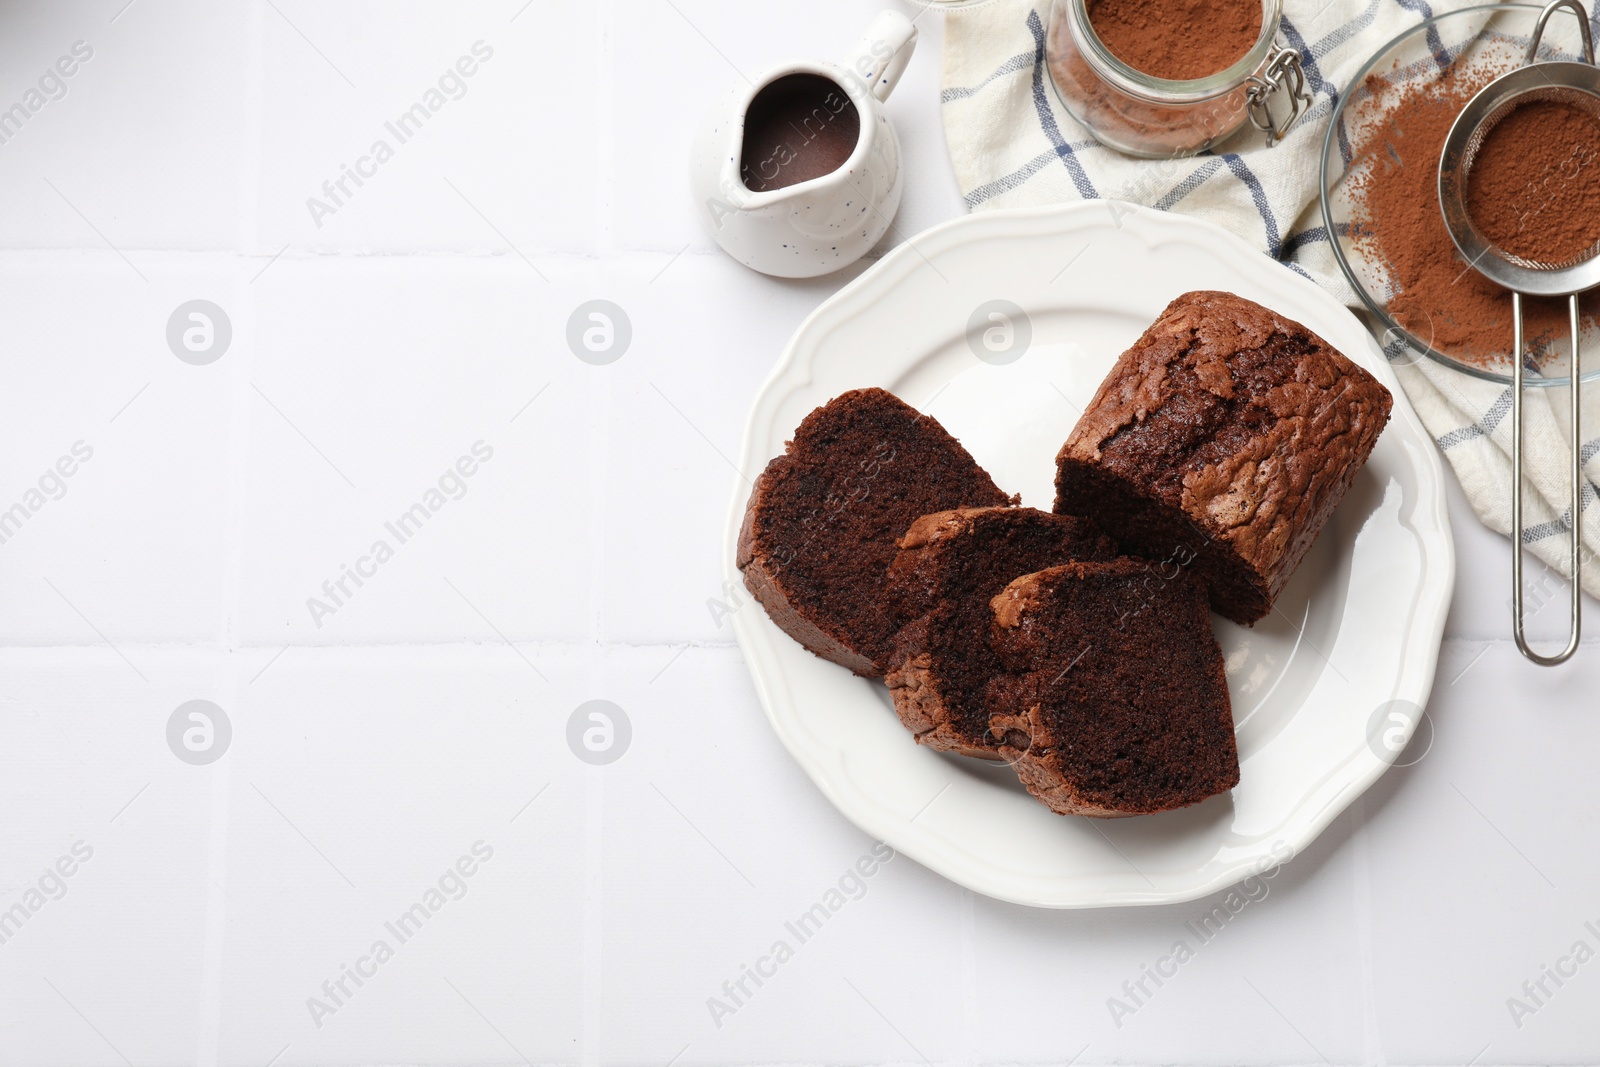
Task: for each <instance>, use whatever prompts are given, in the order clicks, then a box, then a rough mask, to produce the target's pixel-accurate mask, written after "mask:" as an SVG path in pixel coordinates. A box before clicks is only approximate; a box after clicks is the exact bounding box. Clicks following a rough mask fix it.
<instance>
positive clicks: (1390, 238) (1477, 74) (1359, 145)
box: [1348, 61, 1594, 365]
mask: <svg viewBox="0 0 1600 1067" xmlns="http://www.w3.org/2000/svg"><path fill="white" fill-rule="evenodd" d="M1506 69H1507V68H1506V67H1505V66H1504V65H1501V64H1498V63H1494V62H1476V63H1474V62H1463V61H1457V62H1456V63H1453V64H1451V65H1450V66H1449V67H1447V68H1446V69H1445V70H1444V71H1443V72H1441V73H1440V74H1439V76H1438V77H1437V78H1435V79H1433V80H1429V81H1402V82H1399V83H1395V82H1390V81H1389V80H1388V79H1387V78H1384V77H1381V76H1379V75H1372V76H1370V77H1368V78H1367V81H1366V83H1365V85H1364V86H1362V89H1363V90H1364V91H1366V92H1368V93H1371V94H1372V95H1373V96H1374V97H1376V99H1375V100H1374V102H1373V105H1374V108H1375V110H1376V112H1377V113H1379V114H1381V116H1382V118H1381V120H1380V121H1377V122H1372V123H1366V124H1363V125H1362V126H1361V127H1360V128H1358V129H1357V130H1356V131H1355V134H1354V138H1353V140H1354V143H1353V145H1352V157H1351V162H1350V165H1349V168H1348V173H1349V174H1350V175H1351V178H1350V182H1351V189H1350V193H1351V199H1352V211H1351V220H1350V221H1351V233H1350V235H1349V236H1350V240H1351V242H1352V243H1353V244H1354V246H1355V247H1356V249H1357V250H1358V251H1359V252H1360V253H1361V254H1362V255H1363V256H1364V257H1365V258H1367V259H1369V260H1371V261H1372V262H1374V263H1376V264H1378V265H1379V266H1380V267H1381V268H1382V270H1383V271H1384V273H1386V274H1387V280H1388V288H1389V290H1390V292H1389V293H1388V299H1387V303H1386V307H1387V310H1388V312H1389V314H1390V316H1391V317H1393V318H1394V320H1395V321H1396V322H1398V323H1400V325H1402V326H1404V327H1405V328H1406V330H1407V331H1409V332H1410V333H1411V334H1412V335H1413V336H1415V337H1416V338H1417V339H1418V340H1420V341H1422V342H1424V343H1426V344H1429V345H1431V346H1432V347H1433V348H1435V349H1438V350H1439V351H1441V352H1445V353H1447V354H1449V355H1452V356H1455V357H1457V358H1461V359H1466V360H1469V361H1471V362H1475V363H1479V364H1481V365H1489V364H1491V363H1497V362H1501V361H1503V359H1504V358H1505V357H1506V355H1507V354H1508V353H1509V352H1510V351H1511V342H1512V321H1511V294H1510V291H1509V290H1506V289H1503V288H1501V287H1500V286H1499V285H1496V284H1495V283H1494V282H1491V281H1490V280H1489V279H1487V278H1485V277H1484V276H1483V275H1481V274H1479V273H1478V272H1477V271H1476V270H1475V269H1473V268H1472V267H1471V266H1470V265H1468V264H1467V262H1466V261H1465V260H1464V259H1462V258H1461V255H1460V254H1459V253H1458V252H1457V251H1456V247H1455V243H1454V242H1453V241H1451V239H1450V233H1449V231H1448V230H1447V229H1445V225H1444V215H1443V213H1442V212H1441V210H1440V208H1439V157H1440V155H1441V154H1442V152H1443V151H1444V142H1445V138H1446V137H1447V136H1448V135H1449V133H1450V127H1451V125H1452V124H1453V123H1454V122H1455V120H1456V116H1457V115H1459V114H1460V113H1461V110H1462V108H1464V107H1465V106H1466V104H1467V102H1468V101H1469V100H1471V99H1472V97H1473V96H1474V95H1476V94H1477V92H1478V90H1480V89H1482V88H1483V87H1484V86H1485V85H1487V84H1489V82H1491V81H1493V80H1494V79H1495V78H1496V77H1498V76H1499V75H1501V74H1503V73H1505V70H1506ZM1511 132H1514V128H1513V131H1511ZM1545 152H1546V154H1544V155H1541V156H1540V157H1539V158H1540V159H1551V160H1554V159H1557V158H1559V157H1555V156H1552V155H1550V154H1548V153H1549V148H1548V146H1546V149H1545ZM1535 232H1537V228H1536V229H1535ZM1523 324H1524V329H1525V331H1526V335H1527V339H1528V343H1529V345H1530V346H1531V347H1532V349H1533V351H1534V355H1535V358H1536V359H1537V358H1538V357H1539V355H1540V354H1541V353H1542V352H1544V351H1545V350H1547V349H1548V348H1549V347H1550V345H1551V344H1552V343H1553V342H1555V341H1556V340H1557V339H1562V338H1565V336H1566V333H1567V309H1566V301H1564V300H1548V299H1529V300H1525V301H1523ZM1585 325H1586V328H1593V326H1594V318H1593V314H1592V312H1590V311H1589V310H1588V309H1587V308H1586V309H1585Z"/></svg>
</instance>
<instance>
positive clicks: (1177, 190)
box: [1151, 156, 1222, 211]
mask: <svg viewBox="0 0 1600 1067" xmlns="http://www.w3.org/2000/svg"><path fill="white" fill-rule="evenodd" d="M1221 166H1222V159H1221V158H1220V157H1217V156H1213V157H1212V158H1210V159H1208V160H1206V161H1205V162H1204V163H1202V164H1200V165H1199V166H1198V167H1196V168H1195V169H1194V170H1193V171H1191V172H1190V174H1189V176H1188V177H1187V178H1185V179H1183V181H1181V182H1179V183H1178V184H1177V185H1174V186H1173V187H1172V188H1171V189H1169V190H1167V195H1166V196H1163V197H1162V198H1161V199H1160V200H1157V201H1156V202H1155V203H1154V204H1153V205H1151V206H1153V207H1155V208H1156V209H1157V210H1158V211H1171V210H1172V208H1173V206H1174V205H1175V204H1177V203H1178V201H1180V200H1182V199H1183V198H1184V197H1186V196H1188V195H1189V194H1190V193H1192V192H1194V191H1195V190H1196V189H1198V188H1200V186H1202V185H1204V184H1205V182H1206V179H1207V178H1209V177H1211V176H1212V175H1213V174H1215V173H1216V172H1217V170H1218V169H1219V168H1220V167H1221Z"/></svg>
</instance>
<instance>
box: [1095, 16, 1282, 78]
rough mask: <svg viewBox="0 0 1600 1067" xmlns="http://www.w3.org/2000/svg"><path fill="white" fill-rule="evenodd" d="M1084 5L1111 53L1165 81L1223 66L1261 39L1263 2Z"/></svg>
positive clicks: (1210, 72) (1204, 74) (1204, 75)
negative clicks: (1086, 6)
mask: <svg viewBox="0 0 1600 1067" xmlns="http://www.w3.org/2000/svg"><path fill="white" fill-rule="evenodd" d="M1088 8H1089V25H1090V26H1092V27H1093V28H1094V32H1095V36H1097V37H1099V38H1100V42H1101V43H1102V44H1104V45H1105V46H1106V48H1107V50H1109V51H1110V52H1111V54H1112V55H1114V56H1116V57H1117V58H1118V59H1120V60H1122V61H1123V62H1124V63H1126V64H1127V65H1128V66H1130V67H1132V68H1133V69H1134V70H1137V71H1141V72H1142V73H1145V74H1149V75H1151V76H1152V77H1156V78H1165V79H1166V80H1168V81H1191V80H1193V79H1196V78H1207V77H1210V76H1211V75H1213V74H1217V73H1219V72H1221V71H1224V70H1227V69H1228V68H1229V67H1231V66H1233V65H1234V64H1235V63H1237V62H1239V60H1241V59H1243V58H1244V57H1245V54H1246V53H1247V52H1249V51H1250V49H1252V48H1254V47H1255V44H1256V41H1257V40H1259V39H1260V37H1261V18H1262V9H1261V0H1088Z"/></svg>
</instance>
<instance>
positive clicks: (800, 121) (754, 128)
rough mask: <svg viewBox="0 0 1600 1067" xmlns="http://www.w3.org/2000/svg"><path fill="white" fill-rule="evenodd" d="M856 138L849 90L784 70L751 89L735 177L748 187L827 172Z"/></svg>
mask: <svg viewBox="0 0 1600 1067" xmlns="http://www.w3.org/2000/svg"><path fill="white" fill-rule="evenodd" d="M860 139H861V115H860V113H858V112H857V111H856V106H855V104H853V103H851V102H850V97H849V95H848V94H847V93H846V92H845V91H844V90H843V89H841V88H839V86H838V85H837V84H835V83H834V82H833V81H831V80H830V79H828V78H824V77H822V76H820V75H817V74H789V75H785V76H784V77H782V78H778V79H777V80H775V81H773V82H772V83H771V84H769V85H767V86H765V87H764V88H762V89H761V91H760V92H758V93H756V95H755V99H753V100H751V101H750V107H749V109H748V110H747V111H746V112H745V117H744V146H743V150H742V152H741V155H740V163H739V176H740V178H741V179H742V180H743V181H744V184H745V187H746V188H747V189H749V190H750V191H751V192H755V193H764V192H768V191H770V190H773V189H784V188H787V187H788V186H791V185H798V184H799V183H800V182H804V181H810V180H811V179H812V178H820V177H822V176H823V175H824V174H832V173H833V172H834V171H836V170H838V169H839V168H840V167H842V166H844V164H845V162H846V161H847V160H848V159H849V158H850V153H851V152H853V151H855V147H856V143H857V142H858V141H859V140H860Z"/></svg>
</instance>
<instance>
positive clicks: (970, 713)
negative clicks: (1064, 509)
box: [885, 507, 1117, 759]
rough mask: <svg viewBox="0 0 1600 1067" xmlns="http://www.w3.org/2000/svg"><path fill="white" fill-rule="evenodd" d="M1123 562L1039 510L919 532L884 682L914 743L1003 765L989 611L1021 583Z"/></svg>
mask: <svg viewBox="0 0 1600 1067" xmlns="http://www.w3.org/2000/svg"><path fill="white" fill-rule="evenodd" d="M1116 554H1117V547H1116V545H1115V544H1113V543H1112V541H1111V540H1110V538H1108V537H1106V536H1105V535H1103V534H1101V533H1100V531H1099V530H1097V529H1095V528H1094V525H1093V524H1092V523H1090V522H1089V521H1088V520H1086V519H1079V518H1074V517H1072V516H1068V515H1052V514H1051V513H1050V512H1048V511H1038V510H1036V509H1034V508H1009V507H1002V508H959V509H956V510H954V511H940V512H935V513H934V514H932V515H924V516H923V517H922V518H920V519H918V520H917V521H916V522H915V523H913V524H912V526H911V529H910V530H908V531H907V532H906V535H905V536H904V537H903V538H901V539H900V553H899V555H897V556H896V557H895V559H894V562H893V563H892V564H890V566H889V598H890V604H891V611H894V612H896V613H897V615H898V616H899V617H900V618H903V619H905V620H906V624H905V626H904V627H903V628H902V629H901V630H900V632H899V634H898V635H896V638H895V646H894V655H893V657H892V664H893V665H892V666H891V667H890V668H889V672H888V675H887V677H886V678H885V681H887V682H888V684H889V692H890V694H891V695H892V696H893V697H894V710H895V712H896V714H898V715H899V716H900V721H901V722H902V723H904V724H905V726H906V729H908V730H910V731H911V732H912V733H913V734H915V735H916V738H917V742H918V743H919V744H924V745H927V746H929V747H930V748H936V749H941V750H945V751H950V752H959V753H961V754H962V755H965V756H977V757H979V758H981V759H999V758H1000V748H999V740H998V738H996V737H995V736H993V735H992V734H990V732H989V708H988V701H987V696H986V691H987V688H988V685H989V681H990V679H991V678H992V677H993V676H994V675H995V674H997V673H999V672H1000V670H1001V669H1002V667H1001V664H1000V660H999V657H997V656H996V655H995V653H994V650H993V648H991V647H990V644H989V631H990V623H991V621H992V619H993V617H994V614H993V609H992V608H991V607H990V605H989V602H990V601H991V600H993V599H994V598H995V596H996V595H998V594H999V593H1000V591H1001V590H1003V589H1004V588H1005V587H1006V586H1007V585H1008V584H1009V583H1010V582H1011V581H1012V580H1013V579H1015V578H1019V577H1021V576H1022V575H1024V574H1029V573H1031V572H1033V571H1039V570H1044V569H1045V568H1046V567H1054V566H1057V565H1058V564H1062V563H1070V562H1072V561H1074V560H1105V559H1111V558H1113V557H1114V556H1116Z"/></svg>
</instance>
